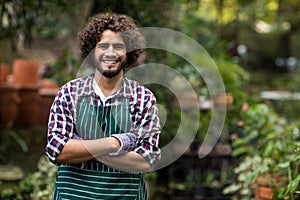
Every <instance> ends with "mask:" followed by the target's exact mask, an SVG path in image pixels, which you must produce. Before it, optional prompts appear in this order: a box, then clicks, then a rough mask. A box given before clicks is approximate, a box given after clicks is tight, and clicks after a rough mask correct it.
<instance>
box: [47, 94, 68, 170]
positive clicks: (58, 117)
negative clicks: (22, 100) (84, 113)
mask: <svg viewBox="0 0 300 200" xmlns="http://www.w3.org/2000/svg"><path fill="white" fill-rule="evenodd" d="M70 103H71V102H70V99H69V98H68V97H66V96H65V95H64V94H63V90H60V91H59V92H58V93H57V95H56V97H55V100H54V102H53V104H52V106H51V108H50V115H49V122H48V134H47V145H46V149H45V151H46V155H47V156H48V158H49V160H50V161H51V162H53V163H54V164H57V163H56V158H57V156H58V155H59V154H60V152H61V151H62V149H63V147H64V146H65V144H66V143H67V141H68V140H69V139H70V138H72V135H73V115H72V113H71V111H70Z"/></svg>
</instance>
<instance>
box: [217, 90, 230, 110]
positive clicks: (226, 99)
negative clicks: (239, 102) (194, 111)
mask: <svg viewBox="0 0 300 200" xmlns="http://www.w3.org/2000/svg"><path fill="white" fill-rule="evenodd" d="M213 102H214V105H215V106H226V107H229V106H231V105H232V103H233V96H232V94H230V93H224V94H218V95H216V96H214V97H213Z"/></svg>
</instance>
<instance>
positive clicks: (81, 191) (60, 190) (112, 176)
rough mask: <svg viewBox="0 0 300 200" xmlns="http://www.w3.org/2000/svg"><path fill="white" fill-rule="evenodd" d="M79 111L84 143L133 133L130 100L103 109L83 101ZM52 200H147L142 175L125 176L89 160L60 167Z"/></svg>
mask: <svg viewBox="0 0 300 200" xmlns="http://www.w3.org/2000/svg"><path fill="white" fill-rule="evenodd" d="M121 102H122V101H121ZM77 111H78V116H77V123H76V124H77V126H76V129H77V132H78V133H80V135H79V136H80V137H81V138H82V139H96V138H102V137H109V136H110V135H111V134H112V133H124V132H128V131H130V115H129V100H128V99H125V100H124V101H123V102H122V104H121V105H114V106H105V107H103V106H94V105H92V104H90V103H89V102H88V101H87V99H86V98H83V99H81V100H80V101H79V103H78V110H77ZM53 199H54V200H57V199H61V200H63V199H93V200H95V199H105V200H106V199H117V200H119V199H121V200H147V190H146V186H145V182H144V179H143V175H142V173H128V172H123V171H119V170H117V169H114V168H111V167H109V166H107V165H104V164H102V163H100V162H97V161H95V160H90V161H87V162H86V163H85V164H84V165H82V164H75V165H74V164H64V165H61V166H60V167H59V169H58V174H57V177H56V183H55V189H54V196H53Z"/></svg>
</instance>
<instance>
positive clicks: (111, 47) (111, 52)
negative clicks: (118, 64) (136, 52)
mask: <svg viewBox="0 0 300 200" xmlns="http://www.w3.org/2000/svg"><path fill="white" fill-rule="evenodd" d="M107 52H108V53H109V54H115V49H114V47H113V45H109V47H108V49H107Z"/></svg>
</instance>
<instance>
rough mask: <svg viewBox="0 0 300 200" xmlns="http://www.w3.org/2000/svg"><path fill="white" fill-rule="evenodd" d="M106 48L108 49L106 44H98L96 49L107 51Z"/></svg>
mask: <svg viewBox="0 0 300 200" xmlns="http://www.w3.org/2000/svg"><path fill="white" fill-rule="evenodd" d="M108 47H109V45H108V44H107V43H101V44H98V48H100V49H107V48H108Z"/></svg>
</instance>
